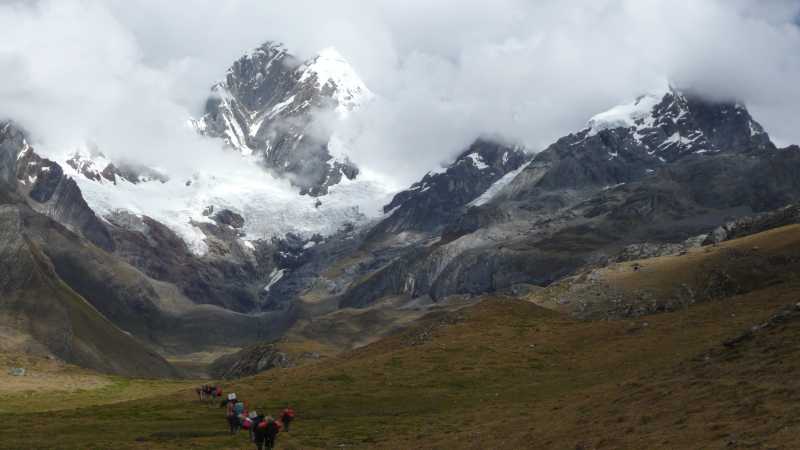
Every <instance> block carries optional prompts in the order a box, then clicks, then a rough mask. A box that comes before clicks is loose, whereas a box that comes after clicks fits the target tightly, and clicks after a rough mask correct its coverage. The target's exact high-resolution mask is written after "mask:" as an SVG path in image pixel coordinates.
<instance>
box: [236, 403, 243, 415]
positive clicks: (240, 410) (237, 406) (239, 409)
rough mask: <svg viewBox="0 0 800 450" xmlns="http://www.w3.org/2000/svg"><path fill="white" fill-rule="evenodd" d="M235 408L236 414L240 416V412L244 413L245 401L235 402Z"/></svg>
mask: <svg viewBox="0 0 800 450" xmlns="http://www.w3.org/2000/svg"><path fill="white" fill-rule="evenodd" d="M233 410H234V412H236V415H237V416H238V415H239V414H244V403H242V402H236V404H235V405H233Z"/></svg>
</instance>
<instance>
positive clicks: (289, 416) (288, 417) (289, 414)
mask: <svg viewBox="0 0 800 450" xmlns="http://www.w3.org/2000/svg"><path fill="white" fill-rule="evenodd" d="M293 420H294V410H293V409H292V407H291V406H289V405H286V409H284V410H283V412H282V413H281V422H283V429H284V431H286V432H287V433H288V432H289V426H290V425H291V424H292V421H293Z"/></svg>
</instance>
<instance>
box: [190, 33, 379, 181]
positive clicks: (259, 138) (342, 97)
mask: <svg viewBox="0 0 800 450" xmlns="http://www.w3.org/2000/svg"><path fill="white" fill-rule="evenodd" d="M371 96H372V94H371V93H370V91H369V90H368V89H367V87H366V86H365V85H364V83H363V82H362V81H361V80H360V78H359V77H358V75H357V74H356V73H355V71H354V70H353V69H352V67H350V65H349V64H348V63H347V61H345V59H344V58H343V57H342V56H341V55H340V54H339V53H338V52H336V50H334V49H326V50H323V51H322V52H320V53H319V54H318V55H317V56H315V57H313V58H311V59H309V60H307V61H300V60H298V59H297V58H296V57H295V56H293V55H292V54H290V53H289V52H288V51H287V50H286V49H285V48H284V47H283V46H282V45H280V44H276V43H271V42H268V43H266V44H264V45H262V46H261V47H259V48H257V49H256V50H254V51H253V52H251V53H249V54H247V55H245V56H243V57H242V58H241V59H239V60H238V61H236V62H235V63H234V64H233V66H232V67H231V68H230V69H229V70H228V73H227V75H226V78H225V80H224V81H222V82H220V83H218V84H216V85H214V87H213V88H212V96H211V97H210V98H209V100H208V102H207V104H206V114H205V116H203V117H202V118H201V119H199V120H198V121H196V122H195V125H196V127H197V129H198V130H199V131H200V132H201V133H203V134H205V135H208V136H212V137H220V138H223V139H224V140H225V142H226V143H227V144H228V145H229V146H230V147H232V148H234V149H237V150H239V151H240V152H242V153H243V154H248V155H249V154H254V155H256V156H257V157H258V158H260V159H261V160H262V161H263V163H264V165H265V166H266V167H267V168H269V169H270V170H272V171H274V172H275V173H277V174H281V175H285V176H287V177H289V179H290V180H292V182H293V183H294V184H295V185H297V186H299V187H300V188H301V192H302V193H304V194H309V195H313V196H317V195H324V194H325V193H327V191H328V187H330V186H332V185H335V184H337V183H339V182H340V181H341V180H342V179H343V177H344V178H348V179H353V178H355V177H356V176H357V175H358V168H356V166H355V165H354V164H352V163H351V162H350V161H349V160H348V159H347V158H346V156H345V155H341V154H335V153H336V152H335V149H332V144H331V138H332V134H331V131H330V130H327V129H326V126H325V123H324V122H325V120H316V119H317V118H318V117H323V116H324V117H335V116H336V115H346V114H347V112H349V111H352V110H353V109H355V108H358V107H359V105H360V104H361V103H362V102H364V101H367V100H368V99H369V98H371Z"/></svg>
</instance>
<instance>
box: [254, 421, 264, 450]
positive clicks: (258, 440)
mask: <svg viewBox="0 0 800 450" xmlns="http://www.w3.org/2000/svg"><path fill="white" fill-rule="evenodd" d="M252 420H253V424H252V427H251V428H252V430H253V443H255V444H256V448H257V449H258V450H264V443H266V441H267V418H266V417H264V416H263V415H261V414H257V415H256V417H255V418H254V419H252Z"/></svg>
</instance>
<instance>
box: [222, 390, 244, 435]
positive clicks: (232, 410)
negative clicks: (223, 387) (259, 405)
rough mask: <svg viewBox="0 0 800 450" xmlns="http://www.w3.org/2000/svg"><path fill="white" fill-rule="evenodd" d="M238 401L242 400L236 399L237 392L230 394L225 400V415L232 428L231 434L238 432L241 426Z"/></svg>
mask: <svg viewBox="0 0 800 450" xmlns="http://www.w3.org/2000/svg"><path fill="white" fill-rule="evenodd" d="M237 403H240V402H237V401H236V394H235V393H230V394H228V400H227V401H226V402H225V417H226V418H227V420H228V426H229V427H230V429H231V434H236V433H238V432H239V428H240V427H241V422H240V421H239V416H238V415H237V414H236V404H237Z"/></svg>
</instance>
